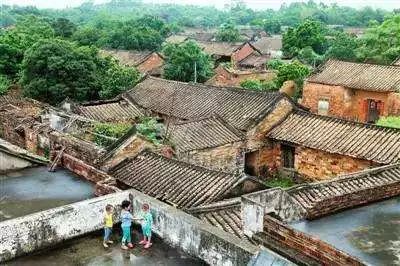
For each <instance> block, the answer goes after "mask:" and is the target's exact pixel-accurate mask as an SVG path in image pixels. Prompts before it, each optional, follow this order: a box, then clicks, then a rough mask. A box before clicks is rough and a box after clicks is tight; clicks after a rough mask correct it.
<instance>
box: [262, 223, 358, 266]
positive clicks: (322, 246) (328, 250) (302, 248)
mask: <svg viewBox="0 0 400 266" xmlns="http://www.w3.org/2000/svg"><path fill="white" fill-rule="evenodd" d="M264 233H266V234H267V235H268V237H270V238H272V239H273V240H274V241H277V242H278V243H279V244H281V245H282V248H285V247H289V248H291V249H294V250H296V251H297V252H299V255H303V256H306V257H309V258H311V259H312V260H315V261H317V262H319V263H321V265H332V266H333V265H337V266H342V265H364V264H363V263H362V262H360V261H359V260H357V259H356V258H354V257H352V256H350V255H348V254H347V253H345V252H343V251H341V250H338V249H336V248H335V247H333V246H331V245H329V244H328V243H326V242H324V241H322V240H320V239H318V238H316V237H312V236H310V235H308V234H305V233H303V232H300V231H297V230H295V229H294V228H292V227H290V226H288V225H286V224H284V223H282V222H280V221H279V220H277V219H275V218H272V217H271V216H269V215H265V216H264Z"/></svg>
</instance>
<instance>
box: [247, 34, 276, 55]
mask: <svg viewBox="0 0 400 266" xmlns="http://www.w3.org/2000/svg"><path fill="white" fill-rule="evenodd" d="M252 45H253V46H254V47H255V48H256V49H257V50H258V51H260V52H261V54H263V55H269V56H270V57H274V58H276V57H281V56H282V52H281V51H282V36H280V35H275V36H270V37H261V38H259V39H258V40H256V41H255V42H252Z"/></svg>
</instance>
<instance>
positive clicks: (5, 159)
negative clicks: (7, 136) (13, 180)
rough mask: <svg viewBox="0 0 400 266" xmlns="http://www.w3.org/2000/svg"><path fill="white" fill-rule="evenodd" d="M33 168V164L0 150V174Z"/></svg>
mask: <svg viewBox="0 0 400 266" xmlns="http://www.w3.org/2000/svg"><path fill="white" fill-rule="evenodd" d="M30 166H33V163H32V162H30V161H27V160H24V159H21V158H18V157H16V156H13V155H9V154H8V153H5V152H3V151H1V150H0V173H5V172H8V171H14V170H18V169H23V168H26V167H30Z"/></svg>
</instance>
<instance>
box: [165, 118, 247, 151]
mask: <svg viewBox="0 0 400 266" xmlns="http://www.w3.org/2000/svg"><path fill="white" fill-rule="evenodd" d="M171 139H172V142H173V143H174V144H175V147H176V148H177V149H178V150H179V151H180V152H185V151H191V150H201V149H205V148H211V147H217V146H222V145H225V144H228V143H233V142H238V141H240V140H241V139H242V136H241V133H240V132H238V131H237V130H236V129H235V128H233V127H231V126H229V125H228V124H227V123H225V121H223V120H222V119H221V118H220V117H218V116H213V117H208V118H203V119H198V120H194V121H188V122H181V123H177V124H175V125H173V126H172V129H171Z"/></svg>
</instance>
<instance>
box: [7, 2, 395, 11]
mask: <svg viewBox="0 0 400 266" xmlns="http://www.w3.org/2000/svg"><path fill="white" fill-rule="evenodd" d="M144 1H145V2H152V3H177V4H195V5H215V6H217V7H220V8H222V7H223V6H224V4H227V3H230V2H231V1H230V0H214V1H205V0H144ZM298 1H299V0H245V2H246V4H247V5H248V6H249V7H251V8H254V9H267V8H274V9H277V8H279V7H280V5H281V4H282V3H283V2H286V3H291V2H298ZM314 1H315V2H323V3H325V4H331V3H338V4H339V5H344V6H351V7H357V8H359V7H363V6H366V5H369V6H372V7H375V8H377V7H379V8H384V9H388V10H390V9H394V8H400V0H314ZM83 2H85V0H0V3H1V4H7V5H13V4H16V5H21V6H26V5H33V6H37V7H40V8H63V7H72V6H78V5H80V4H81V3H83ZM94 2H95V3H104V2H108V1H107V0H94Z"/></svg>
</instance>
